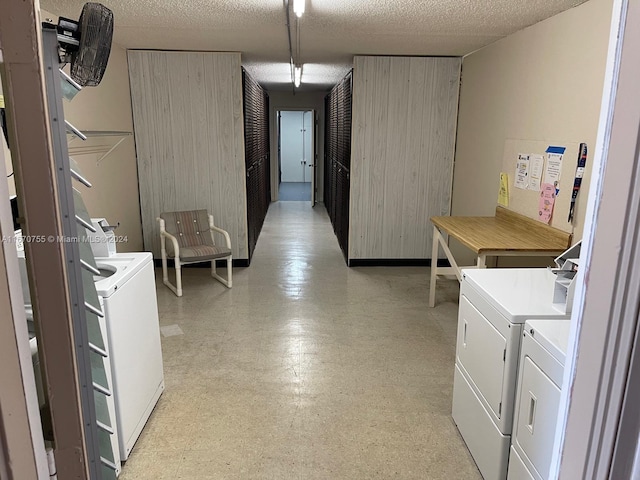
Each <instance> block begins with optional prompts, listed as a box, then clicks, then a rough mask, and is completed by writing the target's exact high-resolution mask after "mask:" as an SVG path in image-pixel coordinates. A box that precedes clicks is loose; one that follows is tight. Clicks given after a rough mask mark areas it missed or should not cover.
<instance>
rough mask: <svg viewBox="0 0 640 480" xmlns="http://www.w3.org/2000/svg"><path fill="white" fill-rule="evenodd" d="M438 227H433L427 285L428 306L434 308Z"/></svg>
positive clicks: (438, 241)
mask: <svg viewBox="0 0 640 480" xmlns="http://www.w3.org/2000/svg"><path fill="white" fill-rule="evenodd" d="M441 238H442V237H441V236H440V232H439V231H438V227H435V226H434V227H433V241H432V243H433V244H432V246H431V283H429V306H430V307H435V306H436V279H437V278H438V271H437V270H438V245H439V244H440V239H441Z"/></svg>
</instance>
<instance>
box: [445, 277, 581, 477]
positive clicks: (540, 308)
mask: <svg viewBox="0 0 640 480" xmlns="http://www.w3.org/2000/svg"><path fill="white" fill-rule="evenodd" d="M462 277H463V278H462V283H461V286H460V307H459V313H458V337H457V344H456V345H457V346H456V365H455V371H454V386H453V407H452V416H453V420H454V421H455V423H456V425H457V426H458V430H459V431H460V434H461V435H462V438H463V439H464V441H465V443H466V444H467V447H468V448H469V451H470V452H471V455H472V456H473V459H474V460H475V462H476V465H477V466H478V469H479V470H480V473H481V474H482V476H483V477H484V478H485V480H504V479H505V478H506V477H507V465H508V461H509V446H510V444H511V429H512V421H513V411H514V403H515V401H514V400H515V391H516V379H517V371H518V358H519V355H520V340H521V337H522V325H523V324H524V322H525V321H526V320H528V319H531V318H534V319H535V318H537V319H558V318H565V319H568V318H569V316H568V315H566V314H565V315H562V314H561V313H560V312H559V311H558V310H556V309H554V308H553V306H552V299H553V289H554V281H555V275H554V274H553V273H551V272H550V271H549V270H548V269H546V268H532V269H531V268H528V269H523V268H517V269H466V270H463V274H462Z"/></svg>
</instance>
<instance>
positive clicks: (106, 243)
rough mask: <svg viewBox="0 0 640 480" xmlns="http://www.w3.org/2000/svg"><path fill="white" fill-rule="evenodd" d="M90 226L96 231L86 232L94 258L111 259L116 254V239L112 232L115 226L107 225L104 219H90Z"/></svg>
mask: <svg viewBox="0 0 640 480" xmlns="http://www.w3.org/2000/svg"><path fill="white" fill-rule="evenodd" d="M91 224H92V225H93V228H95V229H96V231H95V232H92V231H90V230H88V229H87V230H86V232H87V237H88V239H89V243H90V244H91V251H92V252H93V256H94V257H96V258H100V257H112V256H113V255H115V254H116V237H115V235H114V233H113V231H114V230H115V229H116V228H117V225H116V226H113V225H109V222H107V219H106V218H92V219H91Z"/></svg>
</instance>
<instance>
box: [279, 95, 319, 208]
mask: <svg viewBox="0 0 640 480" xmlns="http://www.w3.org/2000/svg"><path fill="white" fill-rule="evenodd" d="M267 93H268V94H269V110H270V112H269V132H270V136H271V200H272V201H275V200H276V199H277V195H278V123H277V111H278V110H287V109H293V110H315V111H316V112H318V138H317V139H316V142H317V145H318V163H317V167H316V188H317V195H316V197H317V200H318V201H322V196H323V185H324V97H326V96H327V93H328V92H306V93H296V94H295V95H294V94H293V93H291V92H267Z"/></svg>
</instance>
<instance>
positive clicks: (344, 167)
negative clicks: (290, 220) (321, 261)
mask: <svg viewBox="0 0 640 480" xmlns="http://www.w3.org/2000/svg"><path fill="white" fill-rule="evenodd" d="M351 88H352V84H351V72H349V74H347V76H346V77H344V79H342V80H341V81H340V83H338V84H337V85H336V86H335V87H334V88H333V89H332V90H331V92H329V94H328V95H327V97H326V98H325V190H324V191H325V206H326V208H327V212H328V213H329V218H330V219H331V223H332V225H333V230H334V232H335V234H336V237H337V239H338V244H339V245H340V248H341V249H342V252H343V254H344V257H345V260H347V261H348V258H347V256H348V251H349V250H348V244H349V192H350V171H349V169H350V166H351Z"/></svg>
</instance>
